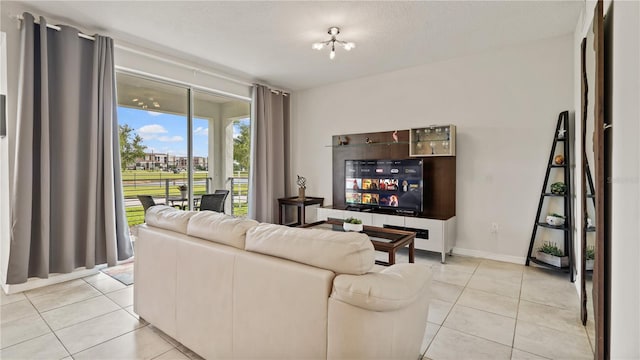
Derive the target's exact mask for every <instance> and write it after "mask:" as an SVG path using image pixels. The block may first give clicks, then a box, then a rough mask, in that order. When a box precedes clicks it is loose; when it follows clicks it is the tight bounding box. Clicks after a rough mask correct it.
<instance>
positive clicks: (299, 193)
mask: <svg viewBox="0 0 640 360" xmlns="http://www.w3.org/2000/svg"><path fill="white" fill-rule="evenodd" d="M298 198H299V199H302V200H304V199H305V197H304V188H303V187H299V188H298Z"/></svg>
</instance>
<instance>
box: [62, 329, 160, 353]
mask: <svg viewBox="0 0 640 360" xmlns="http://www.w3.org/2000/svg"><path fill="white" fill-rule="evenodd" d="M171 348H172V346H171V345H170V344H169V343H167V342H166V341H164V340H162V338H161V337H160V336H158V335H157V334H155V333H154V332H153V331H151V330H150V329H147V328H146V327H143V328H140V329H138V330H135V331H132V332H130V333H126V334H124V335H122V336H118V337H117V338H115V339H112V340H109V341H107V342H104V343H102V344H100V345H97V346H94V347H92V348H90V349H88V350H85V351H82V352H80V353H77V354H74V355H73V358H74V359H75V360H80V359H105V360H107V359H109V360H111V359H114V360H115V359H152V358H154V357H156V356H159V355H161V354H163V353H165V352H167V351H168V350H170V349H171Z"/></svg>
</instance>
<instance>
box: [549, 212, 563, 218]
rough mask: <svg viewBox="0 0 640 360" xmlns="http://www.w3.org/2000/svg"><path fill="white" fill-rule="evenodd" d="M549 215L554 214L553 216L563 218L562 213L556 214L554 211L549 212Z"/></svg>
mask: <svg viewBox="0 0 640 360" xmlns="http://www.w3.org/2000/svg"><path fill="white" fill-rule="evenodd" d="M549 216H554V217H557V218H562V219H564V215H560V214H556V213H551V214H549Z"/></svg>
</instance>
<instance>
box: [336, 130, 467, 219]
mask: <svg viewBox="0 0 640 360" xmlns="http://www.w3.org/2000/svg"><path fill="white" fill-rule="evenodd" d="M393 133H394V132H393V131H385V132H374V133H361V134H347V135H334V136H333V138H332V148H333V208H334V209H341V210H344V209H346V207H347V204H345V160H375V159H389V160H403V159H409V158H411V157H410V156H409V130H398V131H397V133H396V135H397V138H398V141H397V142H395V140H394V139H393ZM367 139H369V141H367ZM345 141H348V143H347V144H343V145H340V144H341V143H344V142H345ZM420 159H422V161H423V186H424V187H423V202H422V204H423V211H422V213H420V214H418V215H417V216H418V217H424V218H430V219H438V220H446V219H449V218H451V217H453V216H455V215H456V157H455V156H433V157H420Z"/></svg>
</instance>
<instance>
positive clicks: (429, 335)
mask: <svg viewBox="0 0 640 360" xmlns="http://www.w3.org/2000/svg"><path fill="white" fill-rule="evenodd" d="M438 330H440V325H438V324H434V323H430V322H427V328H426V329H425V332H424V337H423V338H422V346H420V354H424V353H425V351H427V348H428V347H429V345H431V341H433V338H434V337H436V334H437V333H438Z"/></svg>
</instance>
